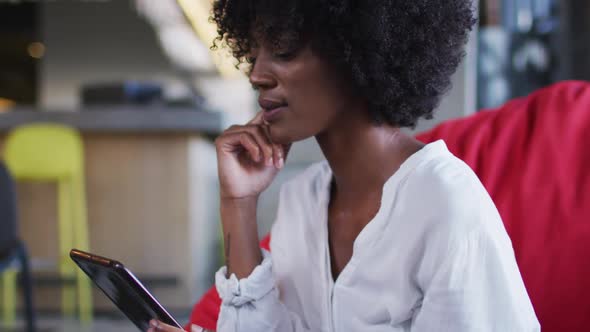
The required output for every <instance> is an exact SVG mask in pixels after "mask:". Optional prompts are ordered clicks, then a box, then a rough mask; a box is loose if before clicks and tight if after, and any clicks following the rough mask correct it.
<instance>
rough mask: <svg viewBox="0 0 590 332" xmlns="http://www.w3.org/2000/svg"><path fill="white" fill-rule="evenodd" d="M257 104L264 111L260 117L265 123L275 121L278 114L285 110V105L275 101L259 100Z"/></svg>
mask: <svg viewBox="0 0 590 332" xmlns="http://www.w3.org/2000/svg"><path fill="white" fill-rule="evenodd" d="M258 104H259V105H260V107H262V109H263V110H264V114H263V115H262V116H263V118H264V120H265V121H267V122H273V121H276V120H277V119H278V117H279V116H280V114H281V113H282V112H283V111H285V110H286V109H287V103H285V102H282V101H278V100H275V99H268V98H259V99H258Z"/></svg>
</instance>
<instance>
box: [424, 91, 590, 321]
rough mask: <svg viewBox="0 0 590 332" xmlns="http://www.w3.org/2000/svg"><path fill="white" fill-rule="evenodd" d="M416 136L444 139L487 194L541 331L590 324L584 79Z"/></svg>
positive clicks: (589, 126) (589, 123)
mask: <svg viewBox="0 0 590 332" xmlns="http://www.w3.org/2000/svg"><path fill="white" fill-rule="evenodd" d="M418 138H419V139H421V140H423V141H424V142H431V141H434V140H437V139H439V138H443V139H444V140H445V142H446V143H447V145H448V147H449V150H451V152H453V154H455V155H456V156H458V157H459V158H461V159H463V160H464V161H465V162H466V163H467V164H469V166H471V168H473V170H474V171H475V173H477V175H478V176H479V178H480V180H481V181H482V183H483V184H484V186H485V187H486V189H487V190H488V192H489V193H490V195H491V197H492V199H493V200H494V202H495V203H496V206H497V207H498V210H499V211H500V214H501V215H502V219H503V221H504V224H505V226H506V230H507V232H508V234H509V235H510V238H511V239H512V245H513V247H514V251H515V254H516V261H517V263H518V266H519V268H520V271H521V273H522V276H523V279H524V283H525V285H526V288H527V290H528V293H529V296H530V297H531V300H532V302H533V307H534V308H535V312H536V313H537V317H538V318H539V320H540V322H541V329H542V331H544V332H562V331H588V330H589V329H590V147H589V146H588V143H590V84H588V83H587V82H562V83H558V84H555V85H553V86H550V87H548V88H545V89H542V90H539V91H537V92H536V93H534V94H532V95H530V96H528V97H525V98H520V99H516V100H513V101H511V102H509V103H507V104H506V105H504V106H503V107H501V108H500V109H498V110H494V111H484V112H479V113H477V114H475V115H474V116H471V117H468V118H463V119H459V120H455V121H449V122H445V123H443V124H441V125H439V126H438V127H436V128H434V129H433V130H431V131H429V132H427V133H424V134H422V135H419V136H418ZM499 319H501V317H499Z"/></svg>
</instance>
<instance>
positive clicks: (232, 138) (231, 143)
mask: <svg viewBox="0 0 590 332" xmlns="http://www.w3.org/2000/svg"><path fill="white" fill-rule="evenodd" d="M221 144H222V145H223V146H224V147H226V148H229V149H231V151H235V148H236V147H238V146H239V147H242V148H244V149H245V150H246V151H248V154H249V155H250V157H251V158H252V160H253V161H255V162H257V163H259V162H264V160H263V158H265V155H266V154H265V153H263V151H262V148H261V147H260V145H259V144H258V142H257V141H256V139H255V138H254V137H253V135H252V134H250V133H249V132H246V131H243V132H235V133H227V134H225V135H223V139H222V142H221Z"/></svg>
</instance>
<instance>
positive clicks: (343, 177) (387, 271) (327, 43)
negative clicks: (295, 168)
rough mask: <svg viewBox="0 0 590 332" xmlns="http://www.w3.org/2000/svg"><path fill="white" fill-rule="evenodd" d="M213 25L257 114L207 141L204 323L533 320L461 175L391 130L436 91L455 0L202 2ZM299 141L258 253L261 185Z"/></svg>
mask: <svg viewBox="0 0 590 332" xmlns="http://www.w3.org/2000/svg"><path fill="white" fill-rule="evenodd" d="M213 20H214V21H215V22H216V23H217V25H218V32H219V38H218V41H217V42H220V41H225V42H226V43H227V44H228V45H229V47H230V48H231V49H232V51H233V55H234V56H235V57H236V58H237V59H238V60H240V61H241V62H242V63H246V64H249V74H248V75H249V78H250V82H251V83H252V85H253V86H254V88H255V89H257V90H258V91H259V93H260V97H259V104H260V107H261V109H262V111H261V112H260V113H258V114H257V115H256V117H255V118H254V119H253V120H252V121H251V122H250V123H248V124H246V125H243V126H232V127H230V128H229V129H228V130H226V131H225V132H224V133H223V134H222V135H221V136H220V137H219V138H218V139H217V140H216V147H217V156H218V167H219V169H218V170H219V182H220V188H221V219H222V226H223V231H224V236H225V243H226V248H225V251H226V264H227V265H226V266H225V267H223V268H222V269H221V270H220V271H218V273H217V274H216V286H217V290H218V292H219V294H220V297H221V298H222V301H223V304H222V307H221V311H220V315H219V320H218V324H217V329H218V331H538V330H539V324H538V322H537V319H536V317H535V314H534V311H533V308H532V305H531V303H530V300H529V298H528V296H527V293H526V290H525V288H524V285H523V282H522V279H521V276H520V273H519V271H518V267H517V265H516V262H515V258H514V253H513V250H512V246H511V243H510V239H509V238H508V236H507V234H506V231H505V230H504V227H503V224H502V221H501V219H500V216H499V214H498V212H497V210H496V208H495V206H494V204H493V202H492V200H491V199H490V197H489V196H488V194H487V192H486V191H485V189H484V188H483V186H482V185H481V183H480V182H479V180H478V179H477V177H476V176H475V174H474V173H473V172H472V171H471V169H470V168H469V167H468V166H467V165H466V164H464V163H463V162H462V161H460V160H459V159H457V158H455V157H454V156H453V155H452V154H451V153H450V152H449V151H448V150H447V149H446V146H445V144H444V142H443V141H438V142H434V143H431V144H428V145H424V144H422V143H421V142H419V141H416V140H415V139H414V138H413V137H411V136H408V135H407V134H405V133H404V132H403V131H402V130H401V128H403V127H414V126H415V125H416V122H417V121H418V119H420V118H423V117H424V118H430V117H432V112H433V109H434V108H435V107H436V106H437V104H438V102H439V99H440V97H441V95H442V94H443V93H444V92H445V91H447V89H448V88H449V85H450V76H451V74H452V73H453V72H454V71H455V69H456V67H457V66H458V64H459V62H460V60H461V57H462V54H463V50H462V48H463V45H464V44H465V42H466V39H467V35H468V33H469V30H470V29H471V27H472V25H473V24H474V19H473V18H472V8H471V1H470V0H411V1H409V0H373V1H352V0H350V1H347V0H316V1H305V0H291V1H276V0H258V1H257V0H217V1H215V2H214V12H213ZM312 136H313V137H315V138H316V140H317V142H318V144H319V145H320V147H321V149H322V152H323V154H324V156H325V157H326V161H325V162H322V163H319V164H316V165H313V166H311V167H310V168H309V169H307V170H306V171H305V172H303V174H301V175H299V176H298V177H296V178H295V179H294V180H292V181H290V182H288V183H287V184H285V185H284V186H283V188H282V190H281V196H280V203H279V210H278V214H277V220H276V223H275V224H274V226H273V229H272V232H271V249H272V250H271V252H272V254H271V253H269V252H266V251H262V252H261V250H260V249H259V246H258V238H257V226H256V203H257V200H258V197H259V195H260V193H261V192H262V191H264V189H266V188H267V187H268V186H269V184H270V183H271V182H272V180H273V179H274V178H275V176H276V175H277V173H278V172H279V171H280V169H281V168H282V167H283V165H284V162H285V159H286V158H287V156H288V152H289V147H290V145H291V143H293V142H296V141H299V140H302V139H305V138H308V137H312ZM154 325H157V327H155V328H154V329H153V330H154V331H156V330H160V331H174V329H172V328H170V327H167V326H165V325H163V324H161V323H159V324H158V323H157V322H154Z"/></svg>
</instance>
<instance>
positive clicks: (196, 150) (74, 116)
mask: <svg viewBox="0 0 590 332" xmlns="http://www.w3.org/2000/svg"><path fill="white" fill-rule="evenodd" d="M476 5H477V8H478V14H479V25H478V27H477V28H476V29H474V31H473V33H472V36H471V38H470V42H469V44H468V45H467V50H466V56H465V59H464V61H463V63H462V64H461V66H460V68H459V70H458V71H457V73H456V74H455V75H454V77H453V88H452V90H451V91H450V92H449V93H448V95H446V96H445V98H444V100H443V101H442V103H441V105H440V107H439V109H438V110H437V113H436V116H435V118H434V119H432V120H429V121H423V122H421V123H420V124H419V126H418V128H416V129H415V131H414V132H416V133H417V132H421V131H424V130H427V129H429V128H432V127H433V126H435V125H436V124H438V123H440V122H443V121H445V120H449V119H454V118H460V117H464V116H468V115H471V114H473V113H475V112H477V111H478V110H482V109H486V108H493V107H497V106H500V105H502V104H503V103H505V102H506V101H508V100H509V99H512V98H515V97H519V96H524V95H527V94H529V93H530V92H532V91H534V90H536V89H539V88H541V87H544V86H547V85H549V84H551V83H554V82H557V81H562V80H568V79H577V80H590V23H589V22H590V2H589V1H587V0H481V1H480V2H479V3H478V4H476ZM209 11H210V1H209V0H136V1H129V0H94V1H92V0H87V1H68V0H53V1H49V0H47V1H19V0H12V1H10V0H0V148H2V147H4V150H3V151H4V154H5V159H6V160H5V164H6V165H7V167H8V168H9V169H11V173H12V175H13V180H14V182H15V183H16V185H15V190H14V193H15V195H14V197H16V199H15V200H14V202H15V204H16V209H15V211H16V212H15V214H14V216H12V217H10V216H5V215H2V216H0V233H4V234H15V235H14V236H13V237H10V236H8V235H6V236H5V238H6V240H4V237H1V236H0V241H4V243H1V242H0V259H3V258H2V257H3V255H2V254H3V251H2V250H4V253H8V252H9V251H10V248H11V245H13V244H14V243H15V241H17V242H19V243H22V244H24V245H23V247H26V248H27V251H28V255H27V257H28V258H29V259H30V265H31V266H32V274H31V289H32V299H33V303H34V306H33V309H34V313H35V314H36V316H37V325H38V327H39V329H40V330H42V331H81V330H84V331H104V330H109V331H127V330H128V331H135V328H134V327H133V326H131V324H130V323H129V322H128V321H127V320H126V319H124V317H122V316H121V314H120V313H119V312H118V310H117V309H116V308H115V307H114V306H113V305H111V303H110V301H108V300H107V299H106V298H105V297H104V296H103V295H102V294H101V293H100V292H98V290H97V289H91V291H90V292H91V294H90V295H88V296H77V295H72V294H73V293H75V292H74V291H73V290H72V289H73V288H74V285H77V284H78V281H77V280H78V278H79V277H80V276H79V275H76V272H74V271H75V267H73V264H72V263H71V262H69V260H68V258H67V255H66V254H65V253H64V249H63V248H64V247H67V246H69V247H72V246H77V247H81V248H86V249H88V250H90V251H92V252H94V253H97V254H100V255H103V256H107V257H112V258H115V259H117V260H120V261H122V262H124V263H125V264H126V265H127V267H128V268H130V269H131V270H132V271H134V272H135V273H136V274H137V275H138V277H139V279H141V280H142V281H144V282H145V284H146V286H147V287H148V288H149V289H150V290H152V291H153V293H154V294H155V295H156V297H157V298H158V299H160V300H161V302H162V304H163V305H164V306H165V307H166V308H169V309H170V311H171V313H172V314H173V315H174V316H176V317H178V319H179V320H180V321H186V317H187V316H188V313H189V312H190V309H191V306H192V304H194V303H195V301H196V300H197V299H198V298H199V297H200V296H201V295H202V294H203V293H204V292H205V290H206V289H208V288H209V287H210V286H211V285H212V284H213V273H214V271H215V270H216V269H217V268H218V267H219V266H220V265H221V264H222V254H221V244H220V241H219V232H220V231H219V226H218V204H217V179H216V164H215V163H216V160H215V151H214V147H213V143H212V142H213V139H214V137H215V136H216V135H217V134H219V133H220V132H221V131H222V130H223V128H225V127H227V126H228V125H229V124H232V123H243V122H245V121H247V120H248V119H249V118H250V117H251V116H252V115H253V114H254V113H255V112H256V111H257V103H256V94H255V92H254V91H253V90H252V89H251V87H250V85H249V83H248V81H247V79H246V77H245V75H244V74H243V73H241V72H239V71H238V70H236V69H235V68H234V62H233V60H232V59H231V58H230V57H229V55H228V54H227V53H226V52H224V51H223V50H220V51H212V50H210V48H209V47H210V45H211V41H212V39H213V38H214V37H215V33H216V31H215V27H214V26H212V25H211V24H210V23H209V22H208V19H207V18H208V16H209ZM40 123H42V124H47V123H49V124H52V125H53V126H51V125H50V126H45V127H44V125H41V126H39V124H40ZM23 128H24V129H25V130H21V129H23ZM26 129H28V130H26ZM18 133H22V136H26V135H25V134H27V135H30V136H31V137H45V138H41V140H42V141H43V142H44V143H43V144H33V143H31V141H27V139H21V141H19V140H18V138H19V135H17V134H18ZM48 133H49V134H48ZM52 133H53V134H52ZM43 135H49V136H43ZM60 135H61V136H60ZM58 136H59V137H60V138H59V139H58V138H56V137H58ZM68 144H70V145H72V146H75V147H76V148H73V149H72V150H71V151H69V150H68V151H66V149H65V148H64V146H69V145H68ZM24 151H29V152H30V153H31V154H32V155H34V156H36V157H35V158H36V159H35V158H32V157H23V156H22V155H23V154H24V153H25V152H24ZM64 151H65V152H64ZM43 156H45V157H43ZM44 158H45V159H44ZM321 159H322V155H321V152H320V151H319V149H318V147H317V146H316V144H315V142H314V141H313V140H309V141H304V142H301V143H298V144H296V145H295V146H294V148H293V150H292V153H291V155H290V159H289V161H288V163H287V166H286V168H285V169H284V171H282V172H281V173H280V175H279V177H278V179H277V180H276V181H275V182H274V183H273V185H272V187H271V188H269V189H268V190H267V192H265V193H264V195H263V197H262V199H261V200H260V207H259V215H258V218H259V224H260V234H261V235H263V234H266V233H267V232H268V231H269V229H270V226H271V224H272V221H273V218H274V214H275V211H276V204H277V193H278V188H279V186H280V184H281V183H282V182H284V181H285V180H287V179H289V178H290V177H292V176H293V175H294V174H297V173H298V172H300V171H301V170H303V169H304V168H306V167H307V166H308V165H309V164H311V163H313V162H315V161H318V160H321ZM27 162H28V163H29V164H27ZM50 164H51V165H54V164H55V165H57V166H55V167H58V170H57V171H55V172H53V173H51V172H46V170H47V168H48V167H49V166H47V165H50ZM64 165H65V166H64ZM68 165H69V166H68ZM71 165H74V166H71ZM68 179H78V180H76V181H73V180H72V182H71V183H74V184H71V183H70V182H68V181H70V180H68ZM68 186H72V188H78V189H76V190H78V191H74V189H72V190H70V189H67V188H70V187H68ZM64 188H66V189H64ZM76 193H78V194H76ZM6 195H8V194H2V195H0V197H2V198H3V199H4V196H6ZM67 211H76V212H75V213H74V214H75V216H77V217H76V218H74V217H71V216H70V217H68V214H69V212H67ZM64 225H65V226H64ZM67 225H69V226H67ZM67 227H70V229H74V231H72V232H73V233H71V234H68V233H67V231H64V229H65V228H67ZM64 232H65V233H64ZM64 234H65V235H64ZM66 237H67V238H66ZM17 238H18V240H17ZM20 241H22V242H20ZM68 241H69V242H68ZM9 256H10V255H9V254H4V258H6V257H9ZM5 261H6V262H8V263H6V264H3V265H2V264H0V267H2V271H3V272H4V275H10V273H12V272H11V271H12V270H18V269H19V263H18V259H17V260H16V262H9V261H10V260H9V259H8V258H6V259H5ZM68 264H69V265H68ZM21 265H22V262H21ZM13 279H14V278H12V279H11V278H10V277H4V278H3V282H2V283H1V284H0V286H2V287H1V288H2V289H1V293H0V294H1V296H2V297H0V300H1V301H0V310H2V317H0V318H2V321H1V322H0V327H1V328H0V329H2V330H9V331H10V330H14V331H20V330H24V329H25V326H26V321H27V315H26V313H27V310H26V301H23V299H22V297H21V296H20V295H19V296H17V294H16V293H15V290H16V289H20V288H25V287H26V285H25V281H23V280H24V279H19V280H20V281H17V282H16V284H15V283H14V280H13ZM15 285H18V288H17V287H16V286H15ZM78 287H90V286H88V285H87V286H83V285H82V286H78ZM64 289H66V290H67V289H70V291H64ZM68 298H69V299H68ZM72 301H73V302H72ZM80 308H82V309H80Z"/></svg>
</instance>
